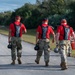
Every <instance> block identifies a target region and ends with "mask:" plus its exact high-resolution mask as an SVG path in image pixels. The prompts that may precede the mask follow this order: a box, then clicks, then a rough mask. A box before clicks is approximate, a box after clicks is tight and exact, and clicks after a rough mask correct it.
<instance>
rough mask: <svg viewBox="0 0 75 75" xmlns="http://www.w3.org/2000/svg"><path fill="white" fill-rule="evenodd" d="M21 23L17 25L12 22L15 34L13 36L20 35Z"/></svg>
mask: <svg viewBox="0 0 75 75" xmlns="http://www.w3.org/2000/svg"><path fill="white" fill-rule="evenodd" d="M21 25H22V24H21V23H20V24H19V25H16V24H15V23H14V28H15V34H14V36H15V37H20V28H21Z"/></svg>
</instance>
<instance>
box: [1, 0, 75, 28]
mask: <svg viewBox="0 0 75 75" xmlns="http://www.w3.org/2000/svg"><path fill="white" fill-rule="evenodd" d="M16 15H20V16H21V17H22V22H23V23H24V24H25V25H26V27H27V28H29V29H33V28H36V27H37V26H38V25H39V24H41V20H42V18H48V19H49V24H50V25H52V26H54V27H56V26H57V25H59V24H60V20H61V19H62V18H66V19H67V21H68V24H69V25H70V26H72V27H73V28H75V26H74V24H75V21H74V20H75V17H74V16H75V0H43V2H41V0H37V2H36V4H30V3H26V4H24V5H23V6H22V7H20V8H18V9H16V10H15V11H14V12H11V11H7V12H1V13H0V25H5V26H8V25H9V24H10V23H11V22H13V21H14V17H15V16H16Z"/></svg>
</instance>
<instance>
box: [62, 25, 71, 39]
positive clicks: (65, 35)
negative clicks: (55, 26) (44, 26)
mask: <svg viewBox="0 0 75 75" xmlns="http://www.w3.org/2000/svg"><path fill="white" fill-rule="evenodd" d="M63 29H64V40H68V37H69V32H70V27H65V26H63Z"/></svg>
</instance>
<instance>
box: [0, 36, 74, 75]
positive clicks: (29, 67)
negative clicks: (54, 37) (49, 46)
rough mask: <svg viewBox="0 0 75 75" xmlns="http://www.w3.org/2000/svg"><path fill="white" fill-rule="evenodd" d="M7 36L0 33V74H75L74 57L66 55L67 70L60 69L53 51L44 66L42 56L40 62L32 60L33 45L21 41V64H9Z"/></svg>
mask: <svg viewBox="0 0 75 75" xmlns="http://www.w3.org/2000/svg"><path fill="white" fill-rule="evenodd" d="M7 44H8V43H7V37H6V36H4V35H0V75H75V58H71V57H68V66H69V68H68V70H65V71H61V69H60V66H59V64H60V56H59V54H56V53H54V52H51V53H50V63H49V66H48V67H45V66H44V60H43V56H42V57H41V60H40V64H39V65H38V64H36V63H35V62H34V60H35V56H36V51H34V50H33V48H34V45H32V44H29V43H26V42H22V45H23V52H22V64H21V65H18V64H17V61H16V65H10V63H11V56H10V55H11V54H10V53H11V51H10V50H9V49H7Z"/></svg>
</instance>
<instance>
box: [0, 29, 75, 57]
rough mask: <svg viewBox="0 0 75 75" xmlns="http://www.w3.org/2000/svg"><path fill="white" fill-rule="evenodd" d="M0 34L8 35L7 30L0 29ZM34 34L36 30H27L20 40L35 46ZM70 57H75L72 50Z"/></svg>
mask: <svg viewBox="0 0 75 75" xmlns="http://www.w3.org/2000/svg"><path fill="white" fill-rule="evenodd" d="M0 34H4V35H8V30H7V29H0ZM35 34H36V30H34V29H32V30H28V31H27V33H26V34H23V37H22V40H24V41H26V42H29V43H32V44H35ZM51 41H52V39H51V40H50V46H51V48H52V49H54V48H55V43H52V42H51ZM72 56H74V57H75V50H72Z"/></svg>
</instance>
